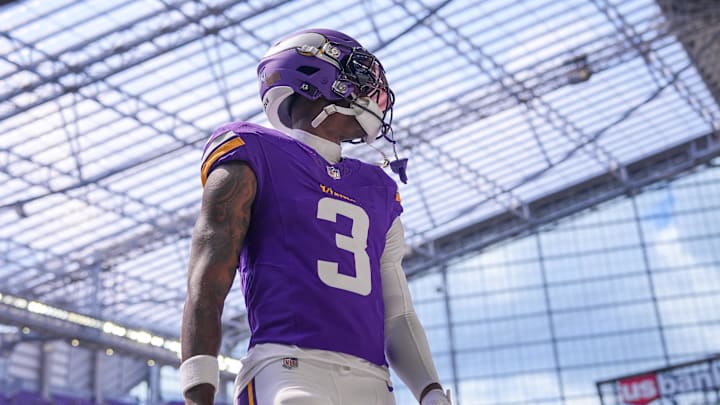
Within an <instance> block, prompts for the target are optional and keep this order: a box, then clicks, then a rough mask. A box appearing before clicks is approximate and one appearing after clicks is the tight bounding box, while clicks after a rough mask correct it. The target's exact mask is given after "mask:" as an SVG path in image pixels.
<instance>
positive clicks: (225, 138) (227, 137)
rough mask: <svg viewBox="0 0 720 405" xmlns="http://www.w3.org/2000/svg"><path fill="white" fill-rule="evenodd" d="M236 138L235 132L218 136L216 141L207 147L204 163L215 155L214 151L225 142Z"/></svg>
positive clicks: (203, 158)
mask: <svg viewBox="0 0 720 405" xmlns="http://www.w3.org/2000/svg"><path fill="white" fill-rule="evenodd" d="M234 136H235V132H233V131H227V132H225V133H224V134H222V135H218V136H217V137H216V138H215V139H213V140H212V142H210V143H208V144H207V145H206V147H205V152H204V153H203V157H202V162H205V161H206V160H207V158H208V157H210V155H211V154H212V153H213V151H214V150H215V149H217V148H219V147H220V145H222V144H224V143H225V142H227V141H229V140H230V139H232V138H233V137H234Z"/></svg>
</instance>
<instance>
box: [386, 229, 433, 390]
mask: <svg viewBox="0 0 720 405" xmlns="http://www.w3.org/2000/svg"><path fill="white" fill-rule="evenodd" d="M404 252H405V235H404V231H403V226H402V223H401V222H400V218H396V219H395V222H393V224H392V226H391V227H390V230H389V231H388V233H387V241H386V243H385V251H384V252H383V255H382V258H381V261H380V271H381V274H382V288H383V299H384V301H385V354H386V356H387V359H388V362H389V363H390V367H392V368H393V370H394V371H395V373H396V374H397V375H398V376H399V377H400V379H401V380H402V381H403V382H404V383H405V384H406V385H407V386H408V388H410V391H411V392H412V393H413V395H414V396H415V398H416V399H418V400H419V399H420V398H419V397H420V394H421V393H422V390H423V389H424V388H425V387H427V386H428V384H430V383H433V382H438V381H439V379H438V375H437V371H436V370H435V364H433V361H432V356H431V355H430V346H429V345H428V341H427V336H426V335H425V330H424V329H423V327H422V325H421V324H420V321H419V320H418V317H417V314H415V308H414V307H413V304H412V299H411V297H410V291H409V290H408V285H407V279H406V278H405V272H404V271H403V268H402V258H403V254H404Z"/></svg>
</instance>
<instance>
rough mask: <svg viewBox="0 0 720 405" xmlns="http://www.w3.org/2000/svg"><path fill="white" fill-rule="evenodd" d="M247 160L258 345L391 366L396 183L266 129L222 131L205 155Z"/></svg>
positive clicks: (248, 300) (249, 298) (251, 318)
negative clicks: (388, 339)
mask: <svg viewBox="0 0 720 405" xmlns="http://www.w3.org/2000/svg"><path fill="white" fill-rule="evenodd" d="M229 161H244V162H246V163H247V164H248V165H249V166H250V167H251V168H252V170H253V172H254V173H255V176H256V178H257V194H256V197H255V202H254V204H253V207H252V217H251V221H250V226H249V229H248V232H247V235H246V237H245V244H244V246H243V250H242V253H241V257H240V265H239V272H240V275H241V281H242V288H243V294H244V297H245V304H246V306H247V311H248V322H249V324H250V329H251V331H252V336H251V339H250V347H252V346H253V345H255V344H257V343H281V344H289V345H297V346H300V347H305V348H313V349H323V350H331V351H336V352H342V353H348V354H352V355H355V356H358V357H361V358H364V359H366V360H368V361H370V362H372V363H375V364H378V365H386V364H387V363H386V361H385V354H384V312H385V310H384V304H383V298H382V285H381V277H380V257H381V256H382V253H383V250H384V248H385V237H386V234H387V231H388V229H389V228H390V225H391V224H392V222H393V220H395V218H396V217H397V216H399V215H400V213H401V212H402V207H401V205H400V201H399V200H400V199H399V196H398V194H397V185H396V184H395V182H394V181H393V180H392V179H390V177H389V176H387V174H385V172H384V171H383V170H382V169H381V168H380V167H377V166H373V165H369V164H367V163H363V162H361V161H359V160H356V159H349V158H344V159H342V160H341V161H340V162H339V163H336V164H330V163H328V162H327V161H325V160H324V159H323V158H322V157H321V156H320V155H318V154H317V153H316V152H315V151H314V150H313V149H312V148H310V147H308V146H306V145H305V144H303V143H302V142H299V141H297V140H295V139H293V138H290V137H288V136H287V135H285V134H283V133H281V132H278V131H275V130H272V129H268V128H264V127H261V126H259V125H255V124H251V123H246V122H234V123H231V124H227V125H225V126H223V127H220V128H219V129H217V130H216V131H215V132H214V133H213V135H212V137H211V138H210V140H209V141H208V143H207V145H206V146H205V152H204V156H203V168H202V177H203V184H204V182H205V179H206V178H207V175H208V174H209V173H210V172H211V171H212V169H213V168H214V167H217V165H219V164H222V163H223V162H229Z"/></svg>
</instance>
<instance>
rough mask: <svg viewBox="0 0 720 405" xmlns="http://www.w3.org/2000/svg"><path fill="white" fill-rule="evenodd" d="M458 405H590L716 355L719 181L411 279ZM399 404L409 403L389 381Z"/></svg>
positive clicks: (611, 210)
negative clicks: (670, 368) (655, 374)
mask: <svg viewBox="0 0 720 405" xmlns="http://www.w3.org/2000/svg"><path fill="white" fill-rule="evenodd" d="M410 286H411V291H412V293H413V298H414V300H415V303H416V309H417V311H418V313H419V315H420V318H421V320H422V322H423V324H424V325H425V327H426V330H427V332H428V335H429V338H430V342H431V347H432V349H433V352H434V355H435V360H436V363H437V365H438V368H439V371H440V374H441V378H442V379H443V383H444V384H446V385H448V386H449V387H451V388H452V389H453V391H454V393H455V395H454V396H455V398H456V401H457V403H460V404H464V405H473V404H500V403H503V404H541V403H552V404H597V403H599V401H598V398H597V393H596V388H595V382H596V381H598V380H601V379H606V378H611V377H616V376H620V375H624V374H629V373H632V372H638V371H643V370H646V369H652V368H657V367H661V366H664V365H669V364H674V363H678V362H682V361H686V360H692V359H697V358H701V357H704V356H706V355H708V354H711V353H718V352H720V169H718V168H705V169H700V170H698V171H697V172H695V173H693V174H690V175H687V176H685V177H683V178H681V179H678V180H675V181H673V182H671V183H669V184H660V185H656V186H654V187H653V188H651V189H647V190H645V191H644V192H643V193H641V194H639V195H636V196H631V197H628V196H625V197H622V198H618V199H616V200H613V201H610V202H608V203H605V204H603V205H601V206H599V207H597V208H595V209H592V210H588V211H586V212H583V213H581V214H578V215H576V216H573V217H570V218H566V219H564V220H562V221H559V222H557V223H555V224H551V225H548V226H545V227H543V228H541V229H537V230H535V231H534V232H532V233H530V234H529V235H527V236H524V237H522V238H518V239H515V240H512V241H507V242H505V243H503V244H500V245H495V246H492V247H490V248H487V249H486V250H484V251H482V252H479V253H477V254H474V255H470V256H467V257H464V258H462V259H458V260H456V261H454V262H452V263H448V264H447V266H446V267H444V268H443V269H439V270H437V271H435V272H432V273H429V274H426V275H424V276H422V277H420V278H418V279H415V280H412V281H411V285H410ZM396 393H397V397H398V403H399V404H412V403H416V401H414V399H412V397H411V396H410V394H409V393H408V392H407V390H406V389H405V388H404V387H403V386H402V385H401V384H400V383H399V382H398V383H397V384H396Z"/></svg>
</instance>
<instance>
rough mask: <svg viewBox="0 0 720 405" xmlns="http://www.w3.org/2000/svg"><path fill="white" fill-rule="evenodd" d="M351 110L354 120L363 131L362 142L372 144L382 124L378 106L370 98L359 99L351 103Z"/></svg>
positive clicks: (381, 114) (380, 111)
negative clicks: (353, 113)
mask: <svg viewBox="0 0 720 405" xmlns="http://www.w3.org/2000/svg"><path fill="white" fill-rule="evenodd" d="M352 110H353V111H354V112H355V120H356V121H357V122H358V124H360V126H361V127H362V129H363V131H365V136H364V137H363V141H365V143H367V144H371V143H373V142H374V141H375V139H377V136H378V133H379V132H380V127H381V126H382V123H383V121H382V116H383V112H382V110H381V109H380V106H379V105H378V103H376V102H375V100H373V99H371V98H370V97H360V98H358V99H357V100H355V101H354V102H353V103H352Z"/></svg>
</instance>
